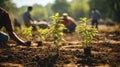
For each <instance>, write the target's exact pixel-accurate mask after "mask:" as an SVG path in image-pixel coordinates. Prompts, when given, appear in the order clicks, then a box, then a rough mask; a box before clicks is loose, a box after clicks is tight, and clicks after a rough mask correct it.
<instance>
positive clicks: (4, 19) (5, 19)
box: [0, 7, 25, 45]
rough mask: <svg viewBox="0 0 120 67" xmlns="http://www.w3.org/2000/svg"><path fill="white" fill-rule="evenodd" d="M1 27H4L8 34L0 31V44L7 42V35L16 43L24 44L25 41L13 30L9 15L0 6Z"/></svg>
mask: <svg viewBox="0 0 120 67" xmlns="http://www.w3.org/2000/svg"><path fill="white" fill-rule="evenodd" d="M2 27H5V29H6V31H7V32H8V34H9V36H8V35H7V34H6V33H4V32H2V31H0V45H1V44H5V45H6V44H7V42H8V39H9V37H10V38H12V39H13V40H14V41H16V42H17V44H18V45H24V44H25V42H24V41H23V40H21V39H20V38H19V37H18V36H17V35H16V34H15V32H14V31H13V27H12V23H11V19H10V17H9V14H8V12H7V11H6V10H5V9H3V8H1V7H0V29H1V28H2Z"/></svg>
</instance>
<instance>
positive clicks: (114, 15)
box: [0, 0, 120, 22]
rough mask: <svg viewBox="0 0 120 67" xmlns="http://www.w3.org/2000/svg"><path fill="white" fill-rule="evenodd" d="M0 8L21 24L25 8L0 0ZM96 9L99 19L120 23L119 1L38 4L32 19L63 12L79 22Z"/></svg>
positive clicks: (34, 8)
mask: <svg viewBox="0 0 120 67" xmlns="http://www.w3.org/2000/svg"><path fill="white" fill-rule="evenodd" d="M0 7H2V8H4V9H6V10H7V11H8V12H9V13H11V14H12V15H13V17H15V18H18V19H19V20H20V22H22V20H23V19H22V15H23V13H24V12H25V11H26V10H27V6H22V7H19V8H17V7H16V5H15V4H14V3H13V2H12V0H0ZM93 8H97V9H98V10H99V11H100V12H101V17H102V18H103V19H104V18H106V17H107V18H111V19H112V20H115V21H116V22H120V0H111V1H110V0H72V1H70V2H69V1H68V0H55V2H54V3H51V4H50V3H49V4H47V5H46V6H41V5H40V4H34V5H33V11H32V12H31V14H32V17H33V18H34V19H35V20H39V19H47V20H48V19H49V17H50V16H51V15H53V14H54V13H56V12H59V14H60V15H62V14H63V13H64V12H65V13H68V14H69V15H70V16H71V17H73V18H75V19H76V20H79V18H81V17H88V18H89V14H90V12H91V9H93Z"/></svg>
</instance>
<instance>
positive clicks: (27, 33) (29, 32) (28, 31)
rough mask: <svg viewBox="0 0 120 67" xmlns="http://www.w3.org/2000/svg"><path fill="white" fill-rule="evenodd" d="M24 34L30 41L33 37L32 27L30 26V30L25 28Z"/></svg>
mask: <svg viewBox="0 0 120 67" xmlns="http://www.w3.org/2000/svg"><path fill="white" fill-rule="evenodd" d="M22 34H23V35H25V36H26V37H27V39H28V40H30V39H31V37H32V26H30V27H28V28H27V27H26V28H24V30H23V33H22Z"/></svg>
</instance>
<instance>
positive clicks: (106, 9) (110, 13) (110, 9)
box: [89, 0, 120, 22]
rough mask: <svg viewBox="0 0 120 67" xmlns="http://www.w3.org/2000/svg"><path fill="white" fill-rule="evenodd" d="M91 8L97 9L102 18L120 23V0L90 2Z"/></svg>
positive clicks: (91, 0)
mask: <svg viewBox="0 0 120 67" xmlns="http://www.w3.org/2000/svg"><path fill="white" fill-rule="evenodd" d="M89 4H90V8H91V9H92V8H97V9H98V10H100V12H101V13H102V15H103V16H102V17H109V18H112V19H113V20H115V21H117V22H120V0H90V1H89Z"/></svg>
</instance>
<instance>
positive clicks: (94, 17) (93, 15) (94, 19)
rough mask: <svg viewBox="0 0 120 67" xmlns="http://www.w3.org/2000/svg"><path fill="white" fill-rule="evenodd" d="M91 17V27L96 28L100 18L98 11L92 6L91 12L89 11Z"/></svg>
mask: <svg viewBox="0 0 120 67" xmlns="http://www.w3.org/2000/svg"><path fill="white" fill-rule="evenodd" d="M91 18H92V24H91V25H92V27H95V28H97V29H98V24H99V23H98V20H99V19H100V12H99V11H98V10H97V9H95V8H93V10H92V12H91Z"/></svg>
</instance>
